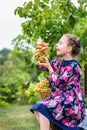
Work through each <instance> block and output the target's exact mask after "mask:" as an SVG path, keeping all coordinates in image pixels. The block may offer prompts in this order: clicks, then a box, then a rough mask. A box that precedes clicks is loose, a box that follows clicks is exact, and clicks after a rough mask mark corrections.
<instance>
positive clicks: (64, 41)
mask: <svg viewBox="0 0 87 130" xmlns="http://www.w3.org/2000/svg"><path fill="white" fill-rule="evenodd" d="M56 47H57V55H61V56H65V55H67V54H68V53H70V52H71V48H70V46H69V45H68V38H67V37H66V36H63V37H61V39H60V40H59V42H58V43H57V45H56Z"/></svg>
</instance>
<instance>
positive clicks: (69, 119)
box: [30, 59, 85, 130]
mask: <svg viewBox="0 0 87 130" xmlns="http://www.w3.org/2000/svg"><path fill="white" fill-rule="evenodd" d="M59 61H60V60H59V59H54V60H51V61H50V64H51V66H52V68H53V70H54V71H53V72H52V73H51V74H50V76H49V77H48V80H49V83H50V84H52V86H53V88H52V96H51V97H49V98H48V99H46V100H43V101H41V102H40V103H37V104H35V105H34V106H33V107H32V108H31V109H30V110H31V111H32V112H33V111H34V110H37V111H39V112H40V113H42V114H43V115H44V116H46V117H47V118H48V119H49V120H50V121H51V122H53V123H54V124H56V125H57V126H59V127H61V128H62V129H64V130H74V128H75V130H77V129H78V125H79V124H80V123H81V122H82V121H83V120H84V117H85V102H84V96H83V93H82V88H81V86H80V77H81V70H80V66H79V64H78V62H77V61H76V60H63V61H62V63H61V65H60V74H59V75H58V74H57V73H56V71H57V69H58V68H59ZM43 69H44V68H43Z"/></svg>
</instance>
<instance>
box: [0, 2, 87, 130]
mask: <svg viewBox="0 0 87 130" xmlns="http://www.w3.org/2000/svg"><path fill="white" fill-rule="evenodd" d="M14 15H18V16H19V18H20V19H21V18H24V19H25V21H24V22H23V23H21V28H22V33H21V34H19V35H18V36H17V37H14V39H12V43H11V44H12V45H13V50H10V49H6V48H5V49H2V50H0V130H37V129H38V127H39V126H38V124H37V123H36V119H35V118H34V117H33V114H32V113H30V112H29V108H30V107H31V105H33V104H35V103H36V102H38V101H40V100H41V97H40V95H39V93H37V92H36V91H35V85H36V83H37V82H39V81H41V80H42V79H44V78H45V77H46V76H47V75H48V73H47V72H41V71H40V70H39V69H38V66H37V65H36V59H35V47H36V42H37V39H38V38H39V37H42V39H43V41H45V42H47V43H49V46H50V50H49V60H50V59H54V58H56V56H57V55H56V46H55V45H56V43H58V40H59V39H60V37H61V36H62V35H63V34H65V33H73V34H76V35H77V36H78V37H79V38H80V40H81V45H82V51H81V54H80V56H79V57H78V59H77V60H78V61H79V63H80V65H81V69H82V77H81V85H82V87H83V90H84V65H85V64H86V63H87V1H86V0H78V6H76V5H75V4H74V3H73V2H72V1H71V0H32V1H31V0H30V1H29V2H26V0H25V3H24V4H23V6H22V7H17V8H16V9H15V10H14ZM50 52H51V53H50ZM86 103H87V101H86Z"/></svg>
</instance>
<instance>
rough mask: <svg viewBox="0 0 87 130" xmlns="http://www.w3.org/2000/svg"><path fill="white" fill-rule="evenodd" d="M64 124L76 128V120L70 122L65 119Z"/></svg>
mask: <svg viewBox="0 0 87 130" xmlns="http://www.w3.org/2000/svg"><path fill="white" fill-rule="evenodd" d="M62 123H63V124H64V125H67V126H70V127H75V125H74V123H75V120H72V121H70V119H69V118H67V119H63V120H62Z"/></svg>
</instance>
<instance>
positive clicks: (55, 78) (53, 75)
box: [52, 73, 57, 81]
mask: <svg viewBox="0 0 87 130" xmlns="http://www.w3.org/2000/svg"><path fill="white" fill-rule="evenodd" d="M52 79H53V81H56V80H57V76H56V75H55V74H53V73H52Z"/></svg>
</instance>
